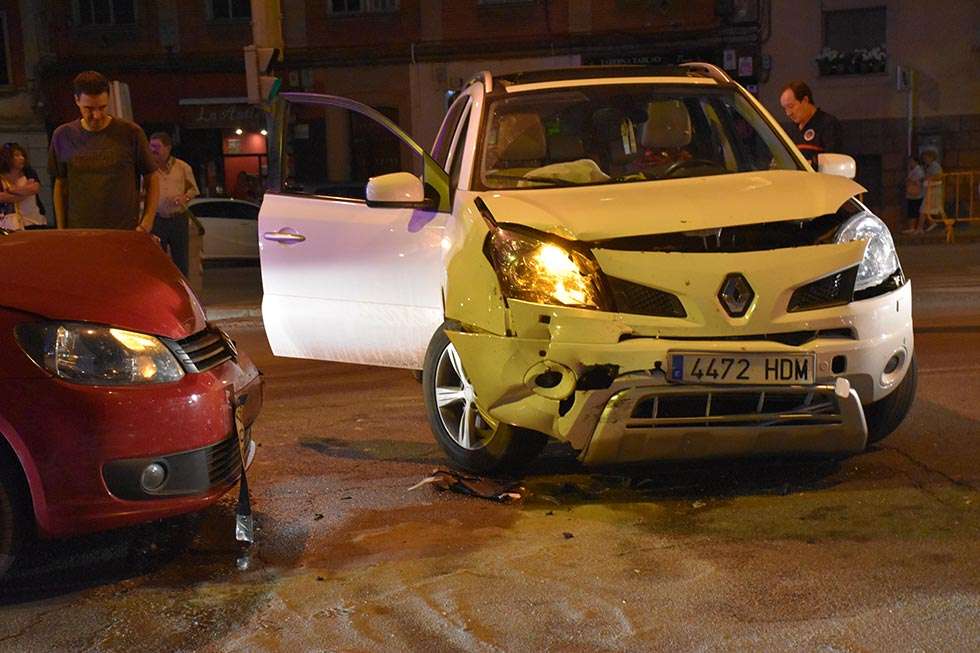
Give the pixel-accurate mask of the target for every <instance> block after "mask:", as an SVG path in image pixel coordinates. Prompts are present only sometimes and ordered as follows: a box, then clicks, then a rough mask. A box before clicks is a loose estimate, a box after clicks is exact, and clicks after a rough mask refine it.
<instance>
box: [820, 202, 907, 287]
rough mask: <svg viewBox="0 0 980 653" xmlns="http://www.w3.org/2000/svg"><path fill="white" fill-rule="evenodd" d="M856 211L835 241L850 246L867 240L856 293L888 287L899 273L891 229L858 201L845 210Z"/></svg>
mask: <svg viewBox="0 0 980 653" xmlns="http://www.w3.org/2000/svg"><path fill="white" fill-rule="evenodd" d="M845 208H846V209H851V210H853V211H854V212H853V215H852V216H851V218H850V219H849V220H848V221H847V222H845V223H844V224H843V225H842V226H841V228H840V229H839V230H838V231H837V236H836V238H835V241H836V242H838V243H847V242H850V241H852V240H866V241H868V246H867V247H866V248H865V250H864V260H862V261H861V266H860V267H859V268H858V273H857V281H856V282H855V284H854V290H855V292H859V291H862V290H867V289H869V288H874V287H876V286H880V285H881V284H883V283H885V282H886V281H887V280H889V278H890V277H892V276H893V275H894V274H896V273H897V272H899V271H900V268H899V264H898V253H897V252H896V251H895V241H893V240H892V235H891V232H889V231H888V227H887V226H886V225H885V223H884V222H882V221H881V220H880V219H878V217H877V216H876V215H875V214H874V213H872V212H871V211H869V210H868V209H867V207H865V206H864V205H863V204H861V203H860V202H858V201H856V200H851V201H850V202H848V204H847V205H846V206H845Z"/></svg>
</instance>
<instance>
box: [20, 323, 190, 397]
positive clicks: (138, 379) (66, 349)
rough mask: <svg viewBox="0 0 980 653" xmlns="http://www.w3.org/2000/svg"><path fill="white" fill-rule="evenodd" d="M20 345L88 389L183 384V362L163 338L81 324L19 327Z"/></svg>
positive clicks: (39, 361) (36, 359)
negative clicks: (171, 383) (178, 359)
mask: <svg viewBox="0 0 980 653" xmlns="http://www.w3.org/2000/svg"><path fill="white" fill-rule="evenodd" d="M16 335H17V342H18V344H19V345H20V347H21V349H23V350H24V353H26V354H27V355H28V356H29V357H30V358H31V360H33V361H34V362H35V363H36V364H37V365H38V366H39V367H42V368H43V369H45V370H47V371H48V372H50V373H51V374H53V375H55V376H57V377H58V378H60V379H64V380H65V381H70V382H71V383H80V384H84V385H113V386H125V385H148V384H153V383H170V382H173V381H179V380H180V379H181V378H183V376H184V370H183V368H182V367H181V366H180V363H179V362H178V361H177V359H176V358H175V357H174V355H173V354H172V353H171V352H170V350H169V349H168V348H167V346H166V345H164V344H163V343H162V342H161V341H160V340H159V339H158V338H156V337H154V336H151V335H147V334H144V333H137V332H134V331H126V330H125V329H115V328H111V327H106V326H100V325H94V324H85V323H81V322H46V323H40V324H22V325H20V326H18V327H17V331H16Z"/></svg>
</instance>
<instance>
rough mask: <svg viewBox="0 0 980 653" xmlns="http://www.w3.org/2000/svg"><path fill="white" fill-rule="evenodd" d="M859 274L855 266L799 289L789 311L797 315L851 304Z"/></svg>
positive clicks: (790, 300) (795, 292)
mask: <svg viewBox="0 0 980 653" xmlns="http://www.w3.org/2000/svg"><path fill="white" fill-rule="evenodd" d="M857 273H858V269H857V266H854V267H852V268H848V269H846V270H842V271H841V272H838V273H836V274H832V275H830V276H827V277H824V278H823V279H817V280H816V281H814V282H812V283H808V284H807V285H805V286H801V287H800V288H797V289H796V290H795V291H794V292H793V296H792V297H790V299H789V308H788V309H787V310H788V311H789V312H790V313H795V312H797V311H809V310H813V309H815V308H828V307H830V306H841V305H843V304H847V303H849V302H850V301H851V298H852V297H853V295H854V281H855V280H856V279H857Z"/></svg>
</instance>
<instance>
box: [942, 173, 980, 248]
mask: <svg viewBox="0 0 980 653" xmlns="http://www.w3.org/2000/svg"><path fill="white" fill-rule="evenodd" d="M940 179H941V180H942V192H943V208H944V209H946V210H944V211H943V213H942V214H941V215H940V218H941V219H942V221H943V225H944V226H945V228H946V242H947V243H952V242H953V240H954V233H953V226H954V225H955V224H956V223H957V222H980V199H978V196H980V187H978V184H980V170H964V171H960V172H944V173H943V174H942V175H941V177H940ZM950 207H952V211H950V210H949V209H950ZM930 219H932V218H930Z"/></svg>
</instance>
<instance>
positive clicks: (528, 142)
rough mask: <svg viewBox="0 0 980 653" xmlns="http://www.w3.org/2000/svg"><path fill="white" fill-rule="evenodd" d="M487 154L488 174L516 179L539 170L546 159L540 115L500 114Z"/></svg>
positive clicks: (521, 113)
mask: <svg viewBox="0 0 980 653" xmlns="http://www.w3.org/2000/svg"><path fill="white" fill-rule="evenodd" d="M488 154H489V155H490V156H488V159H489V160H490V165H488V166H487V169H488V170H489V171H490V174H500V175H507V176H513V177H520V176H522V175H524V174H525V173H527V172H528V171H529V170H533V169H535V168H539V167H541V166H542V165H543V164H544V162H545V158H546V157H547V156H548V147H547V141H546V138H545V132H544V124H543V123H542V122H541V116H539V115H538V114H537V113H533V112H515V113H505V114H502V115H501V116H500V120H499V121H498V123H497V142H496V144H495V146H494V147H493V149H492V151H491V152H488Z"/></svg>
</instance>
